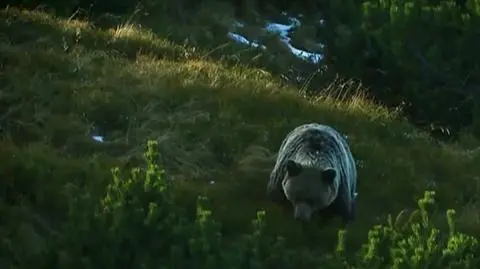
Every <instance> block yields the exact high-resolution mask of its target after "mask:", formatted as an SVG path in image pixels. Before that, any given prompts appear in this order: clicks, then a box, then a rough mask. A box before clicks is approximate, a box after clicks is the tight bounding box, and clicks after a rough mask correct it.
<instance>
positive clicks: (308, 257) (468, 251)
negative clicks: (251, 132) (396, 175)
mask: <svg viewBox="0 0 480 269" xmlns="http://www.w3.org/2000/svg"><path fill="white" fill-rule="evenodd" d="M144 156H145V159H146V163H147V165H146V168H134V169H132V170H131V174H130V176H129V177H127V178H125V177H122V175H121V173H120V171H119V169H118V168H114V169H112V177H113V180H112V181H111V182H110V184H109V185H108V186H107V188H106V191H105V194H104V196H103V197H102V198H101V199H100V201H98V202H95V200H94V199H92V197H91V196H89V195H88V192H82V193H83V195H82V194H81V193H78V194H77V195H76V196H74V197H75V198H73V199H72V200H71V204H70V214H69V220H68V222H67V224H66V225H65V226H64V229H63V230H62V232H61V233H60V235H59V236H58V237H56V239H55V241H54V243H52V244H51V245H50V247H49V251H48V252H49V255H46V257H47V259H41V262H40V263H39V261H30V263H25V264H24V266H25V268H26V267H28V266H27V265H30V266H32V265H33V264H37V265H39V264H42V265H43V267H45V268H47V267H48V268H102V269H106V268H238V269H240V268H242V269H243V268H285V269H288V268H325V266H327V268H478V266H479V265H480V260H479V257H478V256H477V257H476V253H478V251H479V250H480V249H479V244H478V241H477V239H475V238H473V237H471V236H467V235H465V234H462V233H460V232H457V231H456V229H455V225H454V219H453V216H454V211H453V210H449V211H448V212H447V220H448V225H449V231H448V233H441V232H440V230H439V229H438V228H436V227H435V226H434V225H433V224H432V222H431V221H430V219H429V215H430V212H431V211H430V208H431V207H432V206H433V205H434V194H435V193H434V192H431V191H427V192H425V196H424V197H423V198H422V199H420V200H419V201H418V206H419V208H418V209H417V210H415V211H414V212H412V213H411V214H410V216H406V214H405V212H401V213H400V214H399V215H398V216H397V218H396V220H395V221H393V219H392V218H391V217H390V218H389V221H388V223H387V224H386V225H377V226H375V227H373V228H372V229H371V230H370V232H369V233H368V239H367V242H366V243H365V244H363V246H362V247H361V249H360V250H358V251H351V250H347V249H346V241H347V233H346V230H339V232H338V244H337V247H336V249H335V250H334V251H332V252H331V253H310V252H309V251H307V250H299V249H292V248H290V247H288V243H287V242H286V241H285V240H284V239H283V238H282V237H274V236H267V235H266V234H265V233H264V231H265V229H268V228H269V224H268V223H266V222H265V214H266V212H265V211H264V210H260V211H258V213H257V217H256V219H254V220H253V222H252V228H253V229H252V230H251V232H250V233H249V234H246V235H244V236H242V237H240V238H239V239H238V240H235V241H234V242H233V241H232V240H231V239H230V238H226V237H224V236H223V235H222V227H221V224H220V223H218V222H217V221H215V220H214V219H212V217H211V213H212V212H211V211H210V210H209V209H208V208H209V207H208V199H207V198H206V197H203V196H200V197H198V202H197V209H196V215H192V216H190V215H188V214H187V213H186V212H187V211H186V210H185V209H184V208H182V207H181V206H180V205H177V204H175V203H174V202H173V201H174V199H173V198H174V195H175V193H174V191H172V188H171V187H172V184H174V182H171V181H169V180H168V178H167V177H166V176H165V174H164V171H163V169H162V168H161V167H160V166H159V165H158V164H157V163H156V160H158V159H159V155H158V148H157V143H156V142H153V141H149V142H148V147H147V150H146V153H145V155H144Z"/></svg>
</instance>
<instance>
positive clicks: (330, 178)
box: [282, 160, 338, 221]
mask: <svg viewBox="0 0 480 269" xmlns="http://www.w3.org/2000/svg"><path fill="white" fill-rule="evenodd" d="M286 170H287V173H286V175H285V178H284V179H283V181H282V188H283V192H284V193H285V196H286V197H287V199H288V200H289V201H290V203H292V205H293V207H294V217H295V219H298V220H302V221H308V220H310V218H311V217H312V215H313V213H314V212H316V211H317V210H319V209H323V208H325V207H327V206H328V205H330V204H331V203H332V202H333V201H334V200H335V198H336V196H337V192H338V190H337V188H338V184H335V181H336V180H337V179H336V177H337V171H336V170H335V169H333V168H323V169H321V168H317V167H310V166H303V165H301V164H300V163H298V162H295V161H293V160H288V161H287V162H286Z"/></svg>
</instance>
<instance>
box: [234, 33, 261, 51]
mask: <svg viewBox="0 0 480 269" xmlns="http://www.w3.org/2000/svg"><path fill="white" fill-rule="evenodd" d="M228 37H229V38H231V39H233V40H235V41H237V42H238V43H243V44H246V45H250V46H252V47H256V48H257V47H259V46H260V45H259V44H258V43H256V42H251V41H249V40H248V39H247V38H245V37H244V36H242V35H239V34H235V33H228ZM260 48H262V49H266V47H265V46H264V45H261V46H260Z"/></svg>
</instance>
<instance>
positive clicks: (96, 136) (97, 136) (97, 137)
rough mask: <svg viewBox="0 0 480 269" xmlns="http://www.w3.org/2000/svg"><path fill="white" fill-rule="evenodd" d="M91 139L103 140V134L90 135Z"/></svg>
mask: <svg viewBox="0 0 480 269" xmlns="http://www.w3.org/2000/svg"><path fill="white" fill-rule="evenodd" d="M92 138H93V140H95V141H98V142H103V136H100V135H92Z"/></svg>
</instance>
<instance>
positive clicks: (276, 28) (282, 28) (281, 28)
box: [228, 18, 323, 63]
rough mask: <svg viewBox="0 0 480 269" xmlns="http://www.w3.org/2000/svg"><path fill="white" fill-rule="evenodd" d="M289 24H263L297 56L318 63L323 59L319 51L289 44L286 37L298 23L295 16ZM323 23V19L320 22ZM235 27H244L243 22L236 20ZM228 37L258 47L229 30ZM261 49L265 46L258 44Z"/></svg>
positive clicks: (256, 44)
mask: <svg viewBox="0 0 480 269" xmlns="http://www.w3.org/2000/svg"><path fill="white" fill-rule="evenodd" d="M289 21H290V25H285V24H281V23H267V25H266V26H265V30H267V31H269V32H271V33H276V34H278V35H279V36H280V39H281V41H282V42H283V43H285V45H287V47H288V48H289V49H290V51H291V52H292V53H293V54H294V55H296V56H297V57H299V58H302V59H304V60H307V61H310V62H312V63H318V62H320V60H322V59H323V55H322V54H320V53H313V52H307V51H304V50H300V49H297V48H295V47H293V46H292V45H291V44H290V38H289V37H288V32H289V31H290V30H291V29H292V28H293V27H296V26H299V25H300V21H299V20H298V19H297V18H289ZM321 23H323V21H322V22H321ZM234 26H235V27H244V24H243V23H240V22H238V21H236V22H235V23H234ZM228 37H229V38H231V39H233V40H235V41H237V42H238V43H243V44H247V45H251V46H253V47H259V46H260V45H259V44H258V43H256V42H250V41H249V40H248V39H247V38H245V37H244V36H242V35H239V34H236V33H233V32H230V33H228ZM260 47H261V48H262V49H265V46H263V45H262V46H260Z"/></svg>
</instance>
